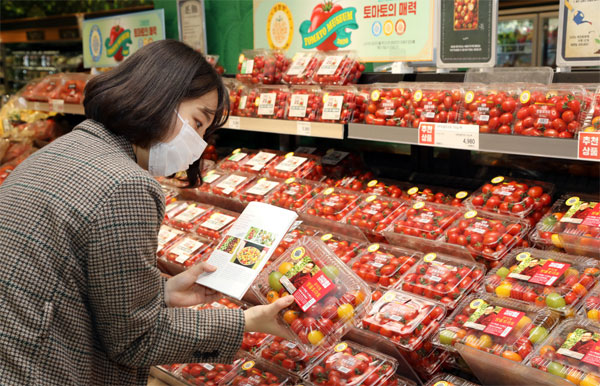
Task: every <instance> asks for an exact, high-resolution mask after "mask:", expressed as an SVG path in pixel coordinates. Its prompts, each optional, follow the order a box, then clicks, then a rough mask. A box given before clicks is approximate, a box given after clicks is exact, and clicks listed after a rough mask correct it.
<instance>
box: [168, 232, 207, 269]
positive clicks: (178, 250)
mask: <svg viewBox="0 0 600 386" xmlns="http://www.w3.org/2000/svg"><path fill="white" fill-rule="evenodd" d="M213 247H214V245H213V242H212V241H210V240H208V239H204V238H201V237H197V236H194V235H191V234H188V235H185V236H184V237H182V238H180V239H179V240H177V241H176V242H174V243H173V244H172V245H171V246H170V247H168V248H164V251H163V252H162V254H161V255H160V259H161V260H162V261H165V262H167V263H170V264H172V265H175V266H176V267H177V268H175V270H177V269H178V268H179V269H180V270H183V269H185V268H187V267H190V266H192V265H194V264H196V263H197V262H200V261H204V260H206V259H208V257H209V256H210V254H211V253H212V251H213Z"/></svg>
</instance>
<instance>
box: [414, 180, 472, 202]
mask: <svg viewBox="0 0 600 386" xmlns="http://www.w3.org/2000/svg"><path fill="white" fill-rule="evenodd" d="M406 196H407V198H408V199H411V200H414V201H427V202H434V203H436V204H445V205H452V206H457V207H462V206H464V202H465V200H466V199H467V197H469V192H467V191H465V190H457V189H449V188H443V187H439V186H426V185H421V186H413V187H411V188H408V189H406Z"/></svg>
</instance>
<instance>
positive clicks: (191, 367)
mask: <svg viewBox="0 0 600 386" xmlns="http://www.w3.org/2000/svg"><path fill="white" fill-rule="evenodd" d="M240 362H243V360H242V359H237V360H236V361H235V362H234V363H233V364H231V365H224V364H217V363H214V364H213V363H188V364H185V365H182V366H180V369H179V370H178V371H177V372H176V375H179V376H181V378H183V379H184V380H185V381H186V382H188V383H189V384H192V385H199V386H208V385H210V384H212V383H216V384H218V383H219V382H221V381H222V380H223V379H225V378H226V376H227V374H229V372H231V371H232V370H233V369H234V368H235V366H237V365H239V364H240ZM211 382H212V383H211Z"/></svg>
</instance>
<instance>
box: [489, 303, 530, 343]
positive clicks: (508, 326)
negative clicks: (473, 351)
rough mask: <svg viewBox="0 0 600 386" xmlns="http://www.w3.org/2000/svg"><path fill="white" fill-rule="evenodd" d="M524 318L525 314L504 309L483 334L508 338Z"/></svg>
mask: <svg viewBox="0 0 600 386" xmlns="http://www.w3.org/2000/svg"><path fill="white" fill-rule="evenodd" d="M523 316H525V313H524V312H520V311H515V310H509V309H508V308H503V309H501V310H500V311H499V312H498V314H497V315H496V317H495V318H494V319H493V320H492V321H491V322H490V324H488V325H487V327H486V328H485V330H483V332H484V333H486V334H492V335H496V336H499V337H501V338H506V337H507V336H508V334H510V332H511V331H512V330H513V328H515V326H516V325H517V324H518V323H519V320H521V318H522V317H523Z"/></svg>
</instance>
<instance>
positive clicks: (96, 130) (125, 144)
mask: <svg viewBox="0 0 600 386" xmlns="http://www.w3.org/2000/svg"><path fill="white" fill-rule="evenodd" d="M73 130H82V131H85V132H88V133H90V134H92V135H94V136H96V137H98V138H100V139H101V140H103V141H105V142H108V143H109V144H110V145H113V146H115V147H117V148H119V149H121V150H122V151H123V152H125V153H126V154H127V156H128V157H129V158H131V159H132V160H134V161H137V160H136V156H135V153H134V151H133V145H132V144H131V142H129V140H128V139H127V138H125V137H123V136H122V135H116V134H114V133H112V132H111V131H109V130H108V129H107V128H106V127H104V125H103V124H101V123H100V122H97V121H94V120H93V119H86V120H85V121H83V122H81V123H80V124H79V125H77V126H76V127H75V128H74V129H73Z"/></svg>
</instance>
